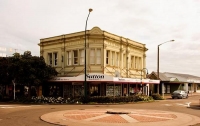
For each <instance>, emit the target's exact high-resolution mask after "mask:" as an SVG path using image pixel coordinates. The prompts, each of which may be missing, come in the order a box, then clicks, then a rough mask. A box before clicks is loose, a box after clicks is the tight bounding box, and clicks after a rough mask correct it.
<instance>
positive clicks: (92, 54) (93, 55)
mask: <svg viewBox="0 0 200 126" xmlns="http://www.w3.org/2000/svg"><path fill="white" fill-rule="evenodd" d="M94 61H95V49H90V64H94Z"/></svg>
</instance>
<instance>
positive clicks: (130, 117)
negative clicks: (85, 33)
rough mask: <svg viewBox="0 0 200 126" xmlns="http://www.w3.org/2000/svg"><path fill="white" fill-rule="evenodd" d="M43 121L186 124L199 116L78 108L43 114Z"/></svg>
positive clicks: (75, 125) (92, 125) (67, 125)
mask: <svg viewBox="0 0 200 126" xmlns="http://www.w3.org/2000/svg"><path fill="white" fill-rule="evenodd" d="M40 118H41V119H42V120H43V121H45V122H48V123H51V124H57V125H62V126H100V125H107V126H131V125H134V126H147V125H148V126H155V125H160V124H162V126H169V125H174V126H177V125H181V126H188V125H192V124H195V123H197V122H199V121H198V120H200V118H199V117H196V116H193V115H188V114H183V113H177V112H170V111H160V110H159V111H158V110H145V109H123V110H122V109H114V108H113V109H80V110H65V111H57V112H51V113H47V114H44V115H42V116H41V117H40Z"/></svg>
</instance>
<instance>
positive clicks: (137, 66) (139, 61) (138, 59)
mask: <svg viewBox="0 0 200 126" xmlns="http://www.w3.org/2000/svg"><path fill="white" fill-rule="evenodd" d="M135 69H142V58H141V57H137V56H136V57H135Z"/></svg>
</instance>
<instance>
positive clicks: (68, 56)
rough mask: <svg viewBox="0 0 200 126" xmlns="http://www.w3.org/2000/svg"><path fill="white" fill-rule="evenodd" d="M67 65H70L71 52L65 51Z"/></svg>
mask: <svg viewBox="0 0 200 126" xmlns="http://www.w3.org/2000/svg"><path fill="white" fill-rule="evenodd" d="M67 65H68V66H70V65H72V52H71V51H67Z"/></svg>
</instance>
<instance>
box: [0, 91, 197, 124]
mask: <svg viewBox="0 0 200 126" xmlns="http://www.w3.org/2000/svg"><path fill="white" fill-rule="evenodd" d="M199 99H200V95H193V96H191V97H189V98H188V99H170V98H169V99H166V100H159V101H155V102H150V103H131V104H115V105H108V104H107V105H79V104H76V105H27V104H6V103H2V104H1V103H0V126H36V125H37V126H54V124H49V123H46V122H44V121H42V120H40V116H41V115H43V114H46V113H49V112H55V111H62V110H73V109H97V108H98V109H101V108H102V109H103V108H104V109H105V108H106V109H109V108H110V109H112V108H120V109H123V108H126V109H150V110H162V111H173V112H180V113H186V114H191V115H195V116H198V117H200V105H199ZM189 102H191V104H190V107H188V103H189ZM195 126H200V124H198V125H195Z"/></svg>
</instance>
